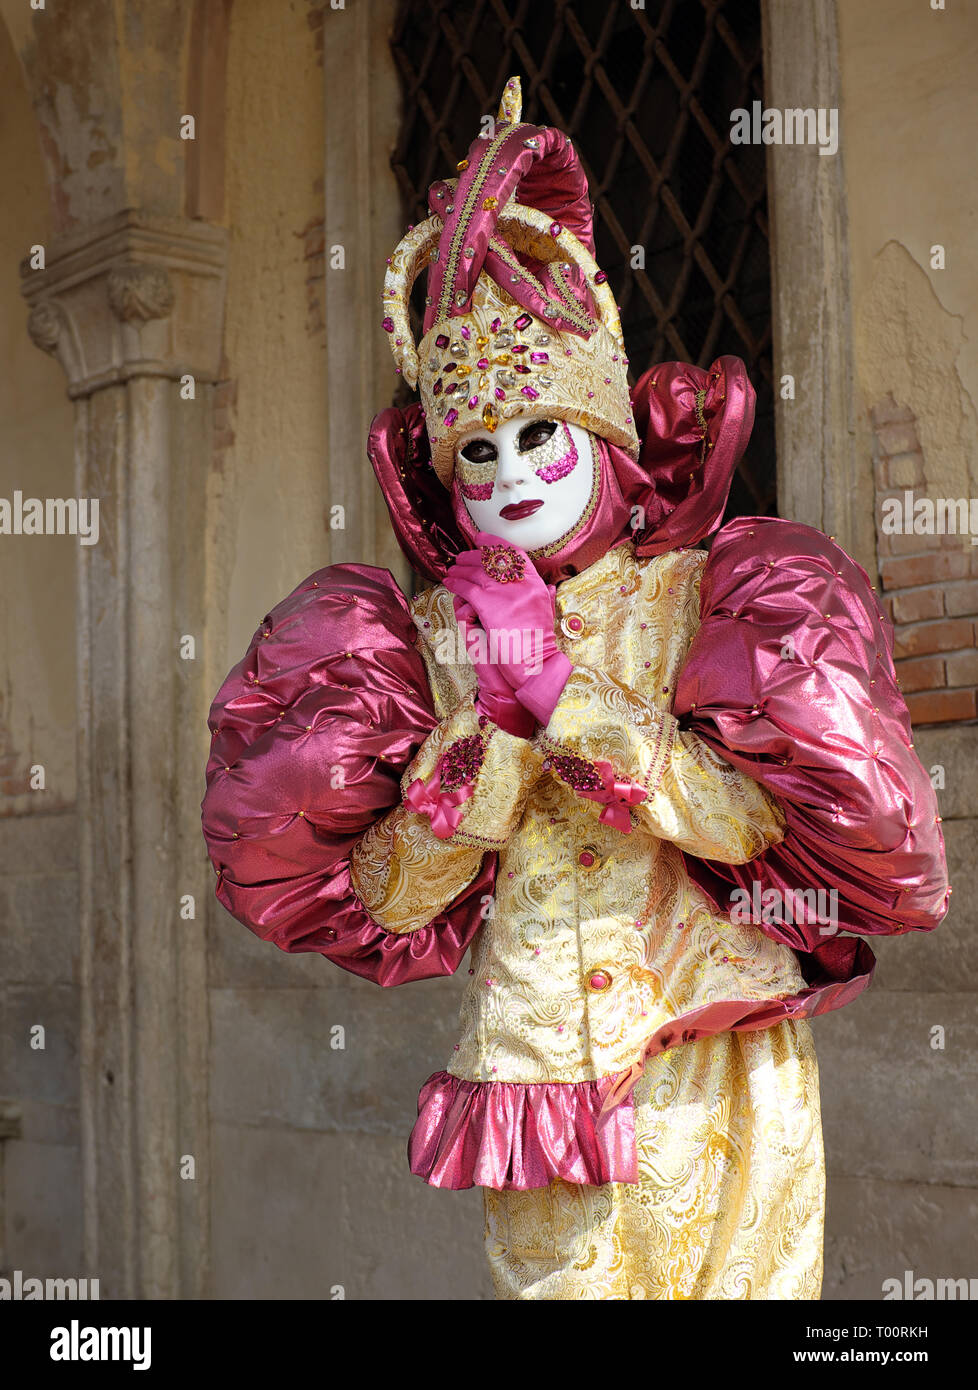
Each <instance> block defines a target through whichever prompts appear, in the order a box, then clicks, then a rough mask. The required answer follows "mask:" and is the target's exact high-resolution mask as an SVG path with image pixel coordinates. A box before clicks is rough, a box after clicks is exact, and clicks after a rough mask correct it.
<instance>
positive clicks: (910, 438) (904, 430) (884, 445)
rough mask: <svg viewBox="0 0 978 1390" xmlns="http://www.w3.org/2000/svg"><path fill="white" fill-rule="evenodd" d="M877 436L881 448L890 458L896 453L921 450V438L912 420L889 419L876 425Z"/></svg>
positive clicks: (909, 452) (911, 452)
mask: <svg viewBox="0 0 978 1390" xmlns="http://www.w3.org/2000/svg"><path fill="white" fill-rule="evenodd" d="M876 438H877V439H878V440H879V444H880V448H881V449H882V451H883V453H884V454H887V455H888V456H889V457H890V458H892V457H893V455H894V454H913V453H919V452H920V440H919V439H918V438H917V431H916V429H915V428H914V423H913V421H912V420H901V421H896V420H894V421H889V422H888V423H887V424H885V425H878V426H877V427H876Z"/></svg>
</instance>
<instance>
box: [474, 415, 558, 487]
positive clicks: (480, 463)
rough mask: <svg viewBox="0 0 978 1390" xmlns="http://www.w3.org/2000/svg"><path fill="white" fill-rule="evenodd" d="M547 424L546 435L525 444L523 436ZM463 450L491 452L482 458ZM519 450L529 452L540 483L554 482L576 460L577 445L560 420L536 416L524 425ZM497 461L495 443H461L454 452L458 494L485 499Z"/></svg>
mask: <svg viewBox="0 0 978 1390" xmlns="http://www.w3.org/2000/svg"><path fill="white" fill-rule="evenodd" d="M548 426H549V427H550V434H549V436H548V437H547V438H545V439H543V440H541V441H540V443H538V444H530V445H529V447H527V446H526V445H525V444H524V442H523V441H524V440H530V439H532V438H533V436H534V435H535V434H539V433H541V432H542V430H543V429H545V428H547V427H548ZM466 450H471V452H472V453H476V454H478V453H483V454H484V453H487V451H489V450H491V451H492V453H491V456H489V457H486V458H484V459H471V458H468V457H467V456H466V452H465V451H466ZM519 452H520V453H521V454H529V453H532V454H533V458H532V459H531V460H530V462H531V466H532V468H533V471H534V473H535V474H536V476H537V477H538V478H539V479H540V480H541V482H544V483H556V482H559V481H560V479H561V478H566V477H567V476H568V475H569V474H570V473H572V472H573V471H574V469H575V468H576V467H577V464H578V462H579V455H578V451H577V446H576V444H575V443H574V439H573V436H572V435H571V432H570V430H569V429H568V428H567V425H566V423H565V422H564V421H563V420H561V421H559V422H558V421H554V420H536V421H534V422H533V423H532V424H529V425H527V427H526V429H524V430H523V432H522V434H521V435H520V442H519ZM498 462H499V458H498V453H497V452H496V449H495V446H494V445H492V444H490V443H489V442H488V440H481V439H477V440H473V441H472V442H471V443H470V444H467V445H465V448H464V449H462V450H460V452H459V456H458V475H459V490H460V492H461V494H462V496H463V497H465V498H468V499H469V500H470V501H474V502H487V501H488V500H489V498H490V497H491V496H492V493H493V489H494V487H495V477H496V469H497V467H498Z"/></svg>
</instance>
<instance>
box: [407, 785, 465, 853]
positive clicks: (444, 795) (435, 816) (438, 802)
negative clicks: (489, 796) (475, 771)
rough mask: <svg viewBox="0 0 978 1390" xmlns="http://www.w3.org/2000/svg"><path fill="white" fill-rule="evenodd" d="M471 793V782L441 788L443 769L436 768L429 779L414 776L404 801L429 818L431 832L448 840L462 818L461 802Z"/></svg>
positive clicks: (441, 838)
mask: <svg viewBox="0 0 978 1390" xmlns="http://www.w3.org/2000/svg"><path fill="white" fill-rule="evenodd" d="M471 795H472V787H471V786H468V785H467V786H461V787H457V788H456V789H455V791H450V792H445V791H442V790H441V773H440V772H433V773H432V775H431V776H430V777H429V778H428V781H427V782H422V780H421V778H420V777H417V778H415V780H414V781H413V782H412V783H411V785H410V786H409V787H408V789H407V791H406V792H405V793H404V804H405V805H406V806H407V807H409V809H410V810H412V811H417V812H418V813H419V814H420V815H422V816H427V817H428V818H429V819H430V821H431V833H432V834H433V835H436V836H437V837H438V839H439V840H449V839H451V837H452V836H453V835H454V834H455V831H456V830H457V829H458V823H459V821H460V820H461V819H462V810H461V807H462V803H463V802H465V801H468V799H469V797H470V796H471Z"/></svg>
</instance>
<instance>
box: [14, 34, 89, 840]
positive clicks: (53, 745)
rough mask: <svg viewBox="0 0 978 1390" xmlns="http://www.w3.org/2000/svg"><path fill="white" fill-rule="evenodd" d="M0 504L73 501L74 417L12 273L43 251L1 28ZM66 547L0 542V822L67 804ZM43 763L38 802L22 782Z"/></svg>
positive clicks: (40, 192)
mask: <svg viewBox="0 0 978 1390" xmlns="http://www.w3.org/2000/svg"><path fill="white" fill-rule="evenodd" d="M0 169H3V171H4V181H3V197H2V198H0V354H2V356H0V360H2V362H3V364H4V365H3V371H2V372H0V421H2V428H3V448H2V451H0V496H2V497H4V498H6V499H8V500H9V501H11V502H12V500H13V494H14V491H15V489H19V490H20V491H21V492H22V493H23V494H24V496H25V497H39V498H46V497H65V498H67V497H73V496H74V495H75V482H74V470H73V445H72V410H71V405H70V403H69V402H68V400H67V399H66V397H65V391H64V377H63V374H62V372H61V370H60V368H59V367H58V365H57V363H56V362H54V361H52V360H51V359H50V358H48V357H45V356H44V355H43V354H41V353H39V352H38V351H37V349H36V348H35V347H34V346H33V345H32V343H31V341H30V339H29V338H28V336H27V315H28V308H27V305H26V304H25V303H24V299H23V297H22V295H21V292H20V262H21V260H22V259H23V258H24V257H25V256H26V255H27V254H28V252H29V250H30V247H31V246H33V245H38V244H40V245H47V246H49V245H50V237H51V216H50V212H49V207H48V199H47V190H46V188H45V184H44V166H43V163H42V160H41V151H40V147H39V143H38V136H37V128H36V125H35V123H34V119H33V116H32V113H31V106H30V101H29V99H28V96H27V92H26V89H25V87H24V83H23V80H22V75H21V70H20V66H19V64H18V62H17V58H16V55H15V54H14V51H13V48H12V46H11V44H10V40H9V36H8V35H7V33H6V31H5V30H4V29H3V28H2V26H0ZM77 547H78V541H77V539H76V538H74V537H72V536H67V535H65V536H13V535H0V593H2V594H3V596H4V602H3V605H2V608H0V814H7V815H9V814H13V813H15V812H16V813H22V812H31V813H37V812H42V811H46V810H52V809H59V808H61V807H64V806H70V805H71V804H72V802H73V801H74V798H75V643H74V633H75V562H76V558H77ZM34 763H43V765H44V768H45V776H46V790H45V791H43V792H41V791H36V792H32V791H30V790H29V787H28V771H29V768H30V767H31V765H32V764H34Z"/></svg>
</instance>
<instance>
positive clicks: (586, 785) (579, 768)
mask: <svg viewBox="0 0 978 1390" xmlns="http://www.w3.org/2000/svg"><path fill="white" fill-rule="evenodd" d="M550 762H551V765H552V766H553V769H554V771H555V772H556V774H557V776H558V777H559V778H560V780H561V781H562V782H566V783H567V784H568V786H571V787H573V788H574V790H575V791H576V792H579V791H592V792H598V791H601V790H602V788H603V787H604V783H603V782H602V780H601V778H600V776H599V774H598V770H597V768H596V767H595V766H594V764H593V763H589V762H588V761H587V760H586V759H585V758H579V757H577V755H576V754H574V753H551V754H550Z"/></svg>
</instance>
